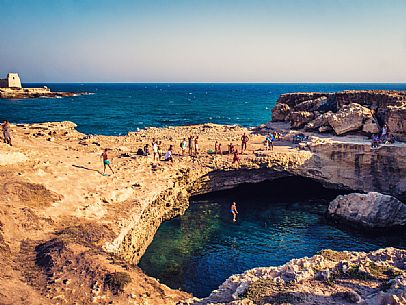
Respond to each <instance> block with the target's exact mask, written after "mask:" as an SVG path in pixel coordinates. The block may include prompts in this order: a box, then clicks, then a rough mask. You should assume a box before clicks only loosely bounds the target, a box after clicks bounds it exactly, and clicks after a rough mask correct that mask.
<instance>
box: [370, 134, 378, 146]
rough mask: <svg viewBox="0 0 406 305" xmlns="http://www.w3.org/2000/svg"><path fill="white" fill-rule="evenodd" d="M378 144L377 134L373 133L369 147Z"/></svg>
mask: <svg viewBox="0 0 406 305" xmlns="http://www.w3.org/2000/svg"><path fill="white" fill-rule="evenodd" d="M378 146H379V135H378V134H373V135H372V143H371V148H378Z"/></svg>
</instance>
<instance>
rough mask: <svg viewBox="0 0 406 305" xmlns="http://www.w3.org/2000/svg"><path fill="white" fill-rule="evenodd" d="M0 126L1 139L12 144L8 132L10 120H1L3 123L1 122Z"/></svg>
mask: <svg viewBox="0 0 406 305" xmlns="http://www.w3.org/2000/svg"><path fill="white" fill-rule="evenodd" d="M1 127H2V128H3V140H4V143H6V144H8V145H10V146H13V145H12V144H11V134H10V122H9V121H7V120H4V121H3V124H1Z"/></svg>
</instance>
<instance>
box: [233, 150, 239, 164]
mask: <svg viewBox="0 0 406 305" xmlns="http://www.w3.org/2000/svg"><path fill="white" fill-rule="evenodd" d="M234 163H237V166H238V167H240V156H239V155H238V150H237V149H236V150H235V151H234V156H233V164H234Z"/></svg>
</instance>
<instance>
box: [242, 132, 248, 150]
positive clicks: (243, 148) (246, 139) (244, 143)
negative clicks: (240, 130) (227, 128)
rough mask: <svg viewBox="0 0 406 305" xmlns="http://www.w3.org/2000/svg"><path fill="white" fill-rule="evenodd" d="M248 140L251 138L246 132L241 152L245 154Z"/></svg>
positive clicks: (243, 136)
mask: <svg viewBox="0 0 406 305" xmlns="http://www.w3.org/2000/svg"><path fill="white" fill-rule="evenodd" d="M248 140H249V138H248V136H247V135H246V134H245V132H244V134H243V135H242V137H241V152H243V151H244V150H246V149H247V143H248Z"/></svg>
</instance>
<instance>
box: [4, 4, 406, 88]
mask: <svg viewBox="0 0 406 305" xmlns="http://www.w3.org/2000/svg"><path fill="white" fill-rule="evenodd" d="M0 26H1V29H2V35H1V39H0V74H1V75H5V74H6V73H7V72H18V73H19V74H20V76H21V78H22V81H23V82H48V83H50V82H301V83H307V82H403V83H406V0H278V1H277V0H268V1H265V0H264V1H258V0H250V1H248V0H247V1H239V0H232V1H231V0H230V1H228V0H223V1H211V0H199V1H197V0H183V1H180V0H179V1H178V0H166V1H161V0H150V1H137V0H93V1H92V0H28V1H27V0H0Z"/></svg>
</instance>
